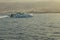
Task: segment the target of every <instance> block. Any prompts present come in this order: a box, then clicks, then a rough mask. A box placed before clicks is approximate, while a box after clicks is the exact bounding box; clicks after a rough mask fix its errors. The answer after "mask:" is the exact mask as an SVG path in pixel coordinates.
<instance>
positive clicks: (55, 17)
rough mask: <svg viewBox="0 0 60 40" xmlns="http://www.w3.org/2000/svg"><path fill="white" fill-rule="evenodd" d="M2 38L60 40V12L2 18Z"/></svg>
mask: <svg viewBox="0 0 60 40" xmlns="http://www.w3.org/2000/svg"><path fill="white" fill-rule="evenodd" d="M0 40H60V14H59V13H56V14H54V13H53V14H52V13H51V14H34V17H32V18H16V19H15V18H4V19H0Z"/></svg>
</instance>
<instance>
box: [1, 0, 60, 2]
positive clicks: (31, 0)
mask: <svg viewBox="0 0 60 40" xmlns="http://www.w3.org/2000/svg"><path fill="white" fill-rule="evenodd" d="M38 1H57V2H59V1H60V0H0V2H38Z"/></svg>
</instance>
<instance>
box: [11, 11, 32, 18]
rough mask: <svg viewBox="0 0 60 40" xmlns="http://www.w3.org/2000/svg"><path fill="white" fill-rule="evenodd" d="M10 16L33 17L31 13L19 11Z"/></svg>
mask: <svg viewBox="0 0 60 40" xmlns="http://www.w3.org/2000/svg"><path fill="white" fill-rule="evenodd" d="M10 17H11V18H30V17H33V14H25V13H20V12H17V13H16V14H11V15H10Z"/></svg>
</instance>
